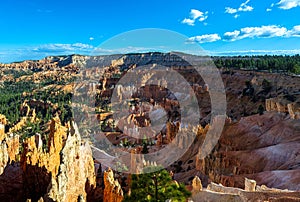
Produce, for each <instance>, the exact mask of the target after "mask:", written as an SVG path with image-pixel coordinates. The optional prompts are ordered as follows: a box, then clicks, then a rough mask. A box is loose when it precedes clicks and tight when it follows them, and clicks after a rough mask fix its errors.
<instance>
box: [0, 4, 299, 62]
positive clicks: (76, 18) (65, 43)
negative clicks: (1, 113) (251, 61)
mask: <svg viewBox="0 0 300 202" xmlns="http://www.w3.org/2000/svg"><path fill="white" fill-rule="evenodd" d="M299 19H300V0H264V1H262V0H172V1H171V0H151V1H145V0H127V1H121V0H119V1H116V0H109V1H102V0H85V1H79V0H78V1H70V0H52V1H49V0H47V1H46V0H4V1H2V2H1V3H0V29H1V32H0V62H2V63H8V62H14V61H22V60H27V59H42V58H43V57H45V56H49V55H66V54H84V55H89V54H91V53H94V49H95V48H97V47H98V48H99V47H101V44H103V43H104V42H106V41H107V40H110V39H111V38H112V37H114V36H116V35H120V34H122V33H126V32H128V31H131V30H137V29H145V28H157V29H163V30H170V31H172V32H177V33H179V34H182V35H184V36H186V38H187V40H186V42H187V43H196V44H199V45H200V46H201V47H202V48H203V49H204V50H206V51H207V52H209V54H211V55H251V54H252V55H256V54H263V55H264V54H276V55H277V54H289V55H293V54H298V53H300V20H299ZM141 39H143V40H145V41H147V43H145V44H147V46H151V43H152V40H154V37H151V36H148V38H143V37H141ZM164 40H166V41H167V40H168V37H166V38H165V39H164ZM170 42H171V41H170ZM153 43H154V42H153ZM127 45H128V44H127ZM119 48H123V49H122V50H124V51H125V52H130V51H131V52H134V51H142V50H143V47H141V46H140V47H136V48H135V47H134V44H133V45H132V46H128V47H119ZM145 50H146V47H145ZM109 53H113V52H112V51H109V50H105V51H103V54H109Z"/></svg>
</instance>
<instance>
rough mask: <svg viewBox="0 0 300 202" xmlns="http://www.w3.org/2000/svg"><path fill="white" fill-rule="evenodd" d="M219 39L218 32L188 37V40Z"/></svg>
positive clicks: (203, 41)
mask: <svg viewBox="0 0 300 202" xmlns="http://www.w3.org/2000/svg"><path fill="white" fill-rule="evenodd" d="M219 40H221V37H220V36H219V35H218V34H204V35H200V36H194V37H191V38H189V39H188V42H198V43H207V42H214V41H219Z"/></svg>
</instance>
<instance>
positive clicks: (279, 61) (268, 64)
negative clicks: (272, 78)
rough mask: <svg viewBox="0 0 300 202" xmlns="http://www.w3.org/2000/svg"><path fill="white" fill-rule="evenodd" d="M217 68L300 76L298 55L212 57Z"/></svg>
mask: <svg viewBox="0 0 300 202" xmlns="http://www.w3.org/2000/svg"><path fill="white" fill-rule="evenodd" d="M213 60H214V63H215V65H216V66H217V67H218V68H226V69H244V70H258V71H268V72H278V73H293V74H300V55H299V54H297V55H293V56H289V55H278V56H276V55H274V56H272V55H264V56H235V57H227V56H222V57H213Z"/></svg>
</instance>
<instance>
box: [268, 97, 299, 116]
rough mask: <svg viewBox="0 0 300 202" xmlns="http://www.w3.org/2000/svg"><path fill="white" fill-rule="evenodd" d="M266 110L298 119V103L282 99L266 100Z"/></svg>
mask: <svg viewBox="0 0 300 202" xmlns="http://www.w3.org/2000/svg"><path fill="white" fill-rule="evenodd" d="M266 110H267V111H268V112H271V111H277V112H280V113H288V114H289V115H290V117H291V118H292V119H300V103H299V102H298V101H296V102H291V101H289V100H287V99H284V98H271V99H267V100H266Z"/></svg>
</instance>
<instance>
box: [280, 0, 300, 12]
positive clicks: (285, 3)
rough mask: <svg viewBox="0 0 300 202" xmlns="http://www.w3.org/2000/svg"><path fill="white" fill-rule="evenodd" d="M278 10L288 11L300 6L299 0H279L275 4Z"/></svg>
mask: <svg viewBox="0 0 300 202" xmlns="http://www.w3.org/2000/svg"><path fill="white" fill-rule="evenodd" d="M276 5H277V6H278V8H280V9H283V10H289V9H291V8H295V7H298V6H300V0H281V1H279V2H278V3H277V4H276Z"/></svg>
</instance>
